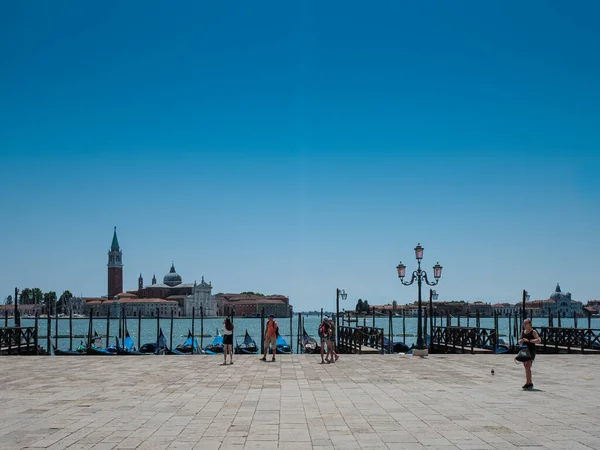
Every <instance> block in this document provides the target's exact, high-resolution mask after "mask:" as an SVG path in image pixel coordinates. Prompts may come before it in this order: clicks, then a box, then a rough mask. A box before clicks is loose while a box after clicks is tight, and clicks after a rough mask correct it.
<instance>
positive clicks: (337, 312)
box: [335, 288, 348, 349]
mask: <svg viewBox="0 0 600 450" xmlns="http://www.w3.org/2000/svg"><path fill="white" fill-rule="evenodd" d="M340 297H341V298H342V300H346V298H347V297H348V294H346V291H345V290H343V289H337V288H336V290H335V348H336V349H338V348H339V343H340V333H339V331H340V330H339V328H340V319H339V317H340Z"/></svg>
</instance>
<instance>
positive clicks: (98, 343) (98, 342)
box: [85, 331, 117, 356]
mask: <svg viewBox="0 0 600 450" xmlns="http://www.w3.org/2000/svg"><path fill="white" fill-rule="evenodd" d="M85 351H86V353H87V354H88V355H94V356H115V355H116V354H117V352H116V351H115V352H111V351H108V350H107V349H105V348H102V338H101V337H100V336H98V333H97V332H96V331H94V337H93V338H92V344H91V345H90V346H89V347H88V348H86V349H85Z"/></svg>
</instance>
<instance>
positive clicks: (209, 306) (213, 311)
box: [184, 277, 217, 317]
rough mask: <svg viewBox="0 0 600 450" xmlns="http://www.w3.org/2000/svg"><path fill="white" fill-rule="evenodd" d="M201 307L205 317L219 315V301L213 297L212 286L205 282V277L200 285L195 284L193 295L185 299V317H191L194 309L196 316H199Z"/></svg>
mask: <svg viewBox="0 0 600 450" xmlns="http://www.w3.org/2000/svg"><path fill="white" fill-rule="evenodd" d="M200 307H202V314H203V315H204V316H205V317H206V316H208V317H210V316H216V315H217V299H216V297H215V296H214V295H212V284H211V283H210V282H208V283H207V282H206V281H204V277H202V281H201V282H200V284H196V283H194V287H193V289H192V293H191V294H190V295H188V296H186V297H185V299H184V315H186V316H191V315H192V308H193V309H194V314H195V315H196V316H199V315H200Z"/></svg>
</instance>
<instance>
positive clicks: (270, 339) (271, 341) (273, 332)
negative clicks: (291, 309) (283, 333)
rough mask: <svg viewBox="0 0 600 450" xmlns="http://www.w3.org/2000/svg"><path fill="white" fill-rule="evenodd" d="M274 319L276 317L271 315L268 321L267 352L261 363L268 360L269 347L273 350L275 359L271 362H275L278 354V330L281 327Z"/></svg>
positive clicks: (266, 330)
mask: <svg viewBox="0 0 600 450" xmlns="http://www.w3.org/2000/svg"><path fill="white" fill-rule="evenodd" d="M274 317H275V316H274V315H273V314H269V320H268V321H267V326H266V327H265V340H264V343H265V344H264V346H265V351H264V354H263V357H262V358H261V361H266V360H267V353H268V351H269V345H270V346H271V348H272V349H273V358H272V359H271V361H275V354H276V353H277V344H276V342H277V329H278V327H279V326H278V325H277V322H275V321H274V320H273V318H274Z"/></svg>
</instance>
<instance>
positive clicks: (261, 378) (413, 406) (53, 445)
mask: <svg viewBox="0 0 600 450" xmlns="http://www.w3.org/2000/svg"><path fill="white" fill-rule="evenodd" d="M4 361H8V360H6V359H5V360H4ZM319 361H320V357H319V356H317V355H281V356H280V357H279V358H278V362H277V363H276V364H264V363H262V362H260V361H258V359H257V358H256V357H245V356H240V357H238V358H237V359H236V365H235V366H234V367H235V370H230V367H229V366H228V367H227V368H225V367H222V366H220V360H219V358H218V357H217V358H213V357H210V356H206V355H201V356H193V357H169V356H165V357H148V358H98V357H88V356H82V357H76V358H74V357H71V358H65V357H51V358H49V357H35V356H33V357H22V358H10V364H4V365H0V383H2V386H3V388H2V389H1V390H0V402H2V409H1V410H0V449H2V450H5V449H6V450H13V449H14V450H20V449H26V448H29V449H35V448H46V449H48V450H65V449H68V450H89V449H95V450H116V449H133V448H136V449H139V450H144V449H175V450H190V449H194V450H195V449H203V450H210V449H220V450H227V449H231V450H233V449H241V448H248V449H260V450H269V449H290V450H293V449H298V450H302V449H305V448H306V449H308V448H315V449H318V448H321V449H323V450H325V449H329V450H330V449H338V448H339V449H343V450H351V449H358V448H386V447H387V448H389V449H400V448H402V449H436V448H437V449H461V450H470V449H514V448H527V449H530V450H531V449H533V448H544V449H551V450H553V449H564V448H568V449H569V450H579V449H581V450H583V449H589V448H600V429H599V428H598V423H600V397H599V396H597V395H590V393H595V392H597V387H596V382H595V379H596V374H597V373H598V372H599V371H600V359H598V358H595V357H593V356H581V355H539V357H538V358H537V359H536V365H535V367H534V373H533V375H534V382H535V385H536V389H535V390H533V391H528V392H523V391H522V390H521V388H520V386H521V385H522V384H523V382H524V371H523V368H522V366H519V365H516V364H514V361H513V357H512V356H510V355H494V356H483V355H431V356H429V357H427V358H423V359H421V358H416V357H412V356H401V355H383V356H382V355H365V356H360V355H343V356H342V358H341V359H340V361H338V362H337V363H336V364H329V365H321V364H319ZM491 368H494V369H495V375H494V376H491V374H490V369H491ZM98 373H114V374H119V376H118V377H117V378H115V377H98V376H97V374H98Z"/></svg>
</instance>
